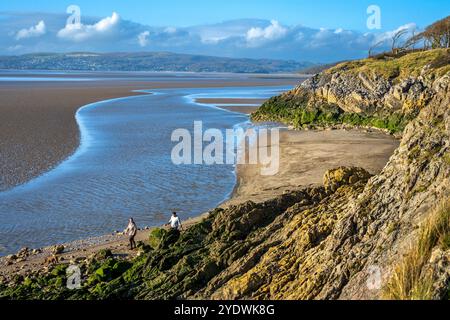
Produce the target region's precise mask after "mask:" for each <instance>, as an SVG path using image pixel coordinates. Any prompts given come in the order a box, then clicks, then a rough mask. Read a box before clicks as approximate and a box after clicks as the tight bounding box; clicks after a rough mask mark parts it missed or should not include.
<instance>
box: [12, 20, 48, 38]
mask: <svg viewBox="0 0 450 320" xmlns="http://www.w3.org/2000/svg"><path fill="white" fill-rule="evenodd" d="M45 33H46V27H45V22H44V20H41V21H39V23H38V24H37V25H35V26H33V27H30V28H28V29H22V30H20V31H19V32H17V34H16V40H22V39H27V38H34V37H40V36H42V35H44V34H45Z"/></svg>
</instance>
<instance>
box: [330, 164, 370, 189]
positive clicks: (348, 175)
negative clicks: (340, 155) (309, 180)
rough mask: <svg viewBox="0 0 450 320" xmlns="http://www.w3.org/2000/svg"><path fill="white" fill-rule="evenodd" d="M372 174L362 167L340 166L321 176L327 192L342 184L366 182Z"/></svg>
mask: <svg viewBox="0 0 450 320" xmlns="http://www.w3.org/2000/svg"><path fill="white" fill-rule="evenodd" d="M371 177H372V175H371V174H370V173H369V172H367V171H366V170H364V169H363V168H357V167H348V168H347V167H340V168H337V169H333V170H329V171H327V172H326V173H325V175H324V177H323V185H324V187H325V190H326V191H327V193H333V192H336V190H337V189H339V188H340V187H342V186H345V185H354V184H356V183H358V182H362V183H366V182H367V181H368V180H369V179H370V178H371Z"/></svg>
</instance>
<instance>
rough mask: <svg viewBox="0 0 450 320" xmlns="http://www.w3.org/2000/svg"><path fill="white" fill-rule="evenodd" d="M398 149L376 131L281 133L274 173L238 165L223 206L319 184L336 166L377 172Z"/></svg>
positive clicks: (391, 138)
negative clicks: (278, 158)
mask: <svg viewBox="0 0 450 320" xmlns="http://www.w3.org/2000/svg"><path fill="white" fill-rule="evenodd" d="M398 146H399V141H398V140H396V139H394V138H393V137H391V136H388V135H386V134H384V133H378V132H373V133H367V132H364V131H361V130H350V131H346V130H335V131H285V132H281V133H280V165H279V171H278V173H277V174H276V175H273V176H262V175H261V170H260V167H259V166H257V165H238V166H237V186H236V188H235V191H234V194H233V198H232V199H231V200H230V201H228V202H226V203H225V204H224V205H230V204H238V203H241V202H244V201H248V200H251V201H254V202H260V201H264V200H267V199H270V198H274V197H276V196H278V195H281V194H283V193H284V192H287V191H289V190H295V189H298V188H299V187H301V186H308V185H322V181H323V176H324V174H325V172H326V171H327V170H330V169H334V168H337V167H340V166H356V167H362V168H365V169H366V170H367V171H369V172H370V173H372V174H376V173H379V172H380V171H381V170H382V169H383V168H384V166H385V165H386V163H387V162H388V160H389V158H390V157H391V155H392V154H393V153H394V151H395V149H397V147H398Z"/></svg>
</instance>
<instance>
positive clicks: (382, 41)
mask: <svg viewBox="0 0 450 320" xmlns="http://www.w3.org/2000/svg"><path fill="white" fill-rule="evenodd" d="M383 43H384V40H381V41H378V42H377V43H375V44H374V45H373V46H371V47H370V48H369V58H371V57H372V56H373V52H374V50H375V49H376V48H378V47H379V46H381V45H382V44H383Z"/></svg>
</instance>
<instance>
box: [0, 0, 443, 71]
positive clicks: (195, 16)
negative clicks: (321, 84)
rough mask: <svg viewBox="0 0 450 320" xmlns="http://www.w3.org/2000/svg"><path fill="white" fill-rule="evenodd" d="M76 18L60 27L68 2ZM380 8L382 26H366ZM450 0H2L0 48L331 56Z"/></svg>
mask: <svg viewBox="0 0 450 320" xmlns="http://www.w3.org/2000/svg"><path fill="white" fill-rule="evenodd" d="M71 4H75V5H78V6H79V7H80V8H81V13H82V16H81V25H80V26H79V28H77V29H76V30H74V29H73V28H72V29H70V28H69V29H68V28H65V24H66V20H67V17H68V15H67V14H66V8H67V7H68V6H69V5H71ZM369 5H377V6H379V7H380V9H381V29H377V30H369V29H368V28H367V26H366V22H367V18H368V15H367V12H366V11H367V8H368V6H369ZM449 14H450V0H430V1H425V0H423V1H418V0H390V1H389V0H371V1H366V0H342V1H336V0H189V1H188V0H126V1H125V0H95V1H94V0H70V1H67V0H58V1H55V0H33V1H29V0H20V1H1V2H0V29H1V30H2V31H3V32H2V33H0V54H8V55H11V54H23V53H28V52H42V51H47V52H49V51H56V52H67V51H99V52H105V51H173V52H179V53H191V54H207V55H221V56H228V57H249V58H274V59H294V60H308V61H317V62H329V61H335V60H342V59H351V58H360V57H363V56H364V55H366V54H367V49H368V48H369V47H370V46H371V45H372V44H373V43H374V42H377V41H379V40H380V39H381V40H385V41H386V43H385V47H386V48H388V47H389V39H390V37H391V36H392V33H393V32H395V31H396V30H398V29H399V28H407V29H410V30H411V32H412V30H416V31H420V30H421V29H423V28H424V27H425V26H427V25H429V24H430V23H432V22H434V21H436V20H438V19H441V18H443V17H445V16H447V15H449Z"/></svg>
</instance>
